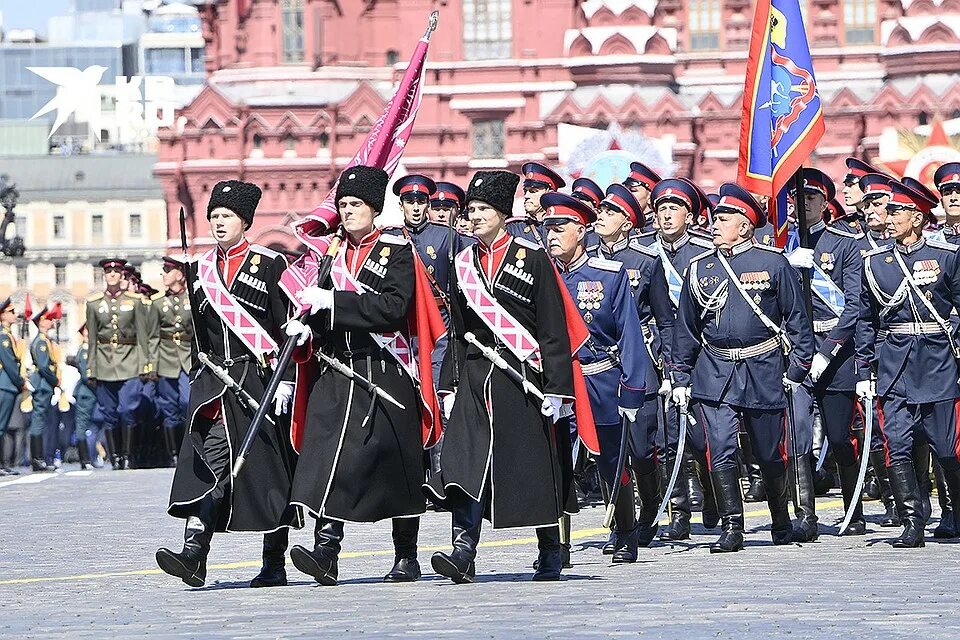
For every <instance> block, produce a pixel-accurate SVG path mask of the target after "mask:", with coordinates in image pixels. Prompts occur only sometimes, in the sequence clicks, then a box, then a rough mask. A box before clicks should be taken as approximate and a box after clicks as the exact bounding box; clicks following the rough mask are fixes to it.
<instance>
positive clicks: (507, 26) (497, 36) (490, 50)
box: [463, 0, 513, 60]
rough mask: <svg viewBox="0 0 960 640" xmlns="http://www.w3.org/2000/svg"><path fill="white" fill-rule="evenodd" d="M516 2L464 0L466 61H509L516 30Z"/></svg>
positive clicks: (464, 51) (509, 0)
mask: <svg viewBox="0 0 960 640" xmlns="http://www.w3.org/2000/svg"><path fill="white" fill-rule="evenodd" d="M511 2H512V0H463V57H464V59H466V60H489V59H494V58H501V59H502V58H509V57H510V54H511V44H512V41H513V40H512V35H513V28H512V25H511V23H510V17H511V15H510V14H511V11H510V5H511Z"/></svg>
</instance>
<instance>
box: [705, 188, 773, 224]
mask: <svg viewBox="0 0 960 640" xmlns="http://www.w3.org/2000/svg"><path fill="white" fill-rule="evenodd" d="M721 213H739V214H740V215H742V216H744V217H746V218H747V220H749V221H750V222H751V223H752V224H753V226H754V228H757V229H759V228H760V227H762V226H763V225H765V224H767V212H766V211H764V209H763V207H761V206H760V203H759V202H757V201H756V200H755V199H754V197H753V196H752V195H750V192H749V191H747V190H746V189H744V188H743V187H741V186H740V185H738V184H736V183H735V182H724V183H723V184H722V185H720V201H719V202H718V203H717V204H716V206H715V207H714V208H713V215H714V216H716V215H719V214H721Z"/></svg>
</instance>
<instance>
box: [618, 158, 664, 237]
mask: <svg viewBox="0 0 960 640" xmlns="http://www.w3.org/2000/svg"><path fill="white" fill-rule="evenodd" d="M658 182H660V175H659V174H658V173H657V172H656V171H654V170H653V169H651V168H650V167H648V166H647V165H645V164H643V163H642V162H631V163H630V174H629V175H628V176H627V177H626V178H624V180H623V186H625V187H626V188H628V189H630V192H631V193H633V196H634V197H635V198H636V199H637V202H639V203H640V208H641V209H642V210H643V217H642V218H641V220H640V223H639V224H638V225H637V231H639V232H643V231H646V230H647V228H648V226H649V225H650V224H651V222H652V218H653V207H652V205H651V203H650V194H651V193H653V188H654V187H655V186H656V185H657V183H658Z"/></svg>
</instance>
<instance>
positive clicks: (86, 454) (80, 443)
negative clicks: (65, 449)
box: [77, 436, 91, 470]
mask: <svg viewBox="0 0 960 640" xmlns="http://www.w3.org/2000/svg"><path fill="white" fill-rule="evenodd" d="M77 455H78V456H80V468H81V469H83V470H86V469H87V468H88V467H90V466H91V465H90V447H88V446H87V439H86V438H85V437H82V436H81V437H80V438H79V439H78V440H77Z"/></svg>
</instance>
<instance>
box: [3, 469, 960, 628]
mask: <svg viewBox="0 0 960 640" xmlns="http://www.w3.org/2000/svg"><path fill="white" fill-rule="evenodd" d="M171 477H172V474H171V472H170V471H169V470H145V471H127V472H114V471H96V472H79V471H72V472H67V473H60V474H57V475H56V476H24V477H21V478H20V479H17V480H14V481H10V480H4V481H3V482H2V483H0V513H2V514H3V515H2V519H3V520H2V522H3V526H2V527H0V544H2V546H0V549H2V552H0V569H2V571H0V602H2V603H3V605H2V608H0V638H28V637H43V638H48V639H49V638H71V639H75V638H98V639H103V638H109V639H111V640H115V639H119V638H142V637H144V636H150V637H171V638H175V637H181V638H288V637H314V638H320V637H333V636H340V637H360V636H364V637H425V638H447V637H459V638H471V639H472V638H490V637H508V638H526V637H532V638H538V637H559V638H581V637H591V638H594V637H637V636H639V637H663V638H681V637H682V638H704V637H711V638H747V637H756V638H842V637H849V636H850V635H851V634H855V635H856V637H857V638H858V639H859V638H933V637H943V638H948V637H949V638H956V637H958V634H960V590H958V587H957V583H958V580H957V578H958V576H960V553H958V552H960V547H958V546H957V543H956V542H945V543H944V542H935V541H934V540H933V538H932V537H931V536H929V535H928V537H927V546H926V548H925V549H919V550H906V551H898V550H894V549H891V548H890V547H889V545H887V544H886V542H885V541H886V540H887V539H889V538H890V537H891V534H892V532H893V530H889V529H880V528H879V527H878V526H877V525H876V524H875V521H876V515H877V514H878V512H879V509H880V507H879V504H878V503H868V505H867V512H868V519H870V520H874V523H873V524H872V525H868V533H867V535H866V536H865V537H860V538H837V537H835V536H834V535H831V534H832V533H835V532H836V526H835V525H836V523H837V522H838V521H839V520H840V518H841V516H842V513H841V506H840V501H839V496H837V495H833V494H832V495H831V496H830V497H827V498H822V499H821V500H820V502H819V510H820V515H821V519H822V523H823V526H822V527H821V529H822V533H823V535H822V537H821V538H820V541H819V542H816V543H813V544H805V545H802V546H800V545H793V546H790V547H785V548H784V547H780V548H776V549H775V548H774V547H773V546H772V545H771V543H770V538H769V532H768V524H769V523H768V516H767V513H766V510H765V505H756V504H754V505H748V516H747V526H748V529H750V533H749V534H748V536H747V548H746V549H745V550H744V551H743V552H741V553H737V554H730V555H723V556H717V555H713V556H712V555H710V554H709V553H708V551H707V548H706V547H707V545H708V544H709V543H710V542H711V541H712V540H713V539H714V538H715V534H708V533H704V531H703V529H702V528H701V527H700V526H699V525H696V526H695V532H694V533H695V535H694V536H693V539H692V540H691V541H690V542H689V544H678V545H674V546H666V545H657V546H655V547H654V548H651V549H646V550H641V560H640V562H638V563H637V564H635V565H617V566H613V565H610V563H609V558H608V557H605V556H602V555H601V554H600V551H599V548H598V547H599V545H600V544H601V542H602V540H603V539H604V537H605V536H604V534H603V531H601V530H600V529H599V528H598V527H599V523H600V521H601V520H602V517H603V515H602V511H601V510H600V509H588V510H586V511H584V512H583V513H581V514H580V515H578V516H576V517H575V519H574V535H573V542H574V547H573V549H574V552H573V562H574V565H575V566H574V567H573V568H572V569H568V570H566V572H565V573H564V576H565V578H564V581H563V582H561V583H532V582H530V581H529V579H530V576H531V573H532V570H531V569H530V563H531V561H532V560H533V559H534V557H535V554H536V540H535V538H534V537H533V532H532V531H525V530H521V531H501V532H491V531H489V530H485V531H484V536H483V544H482V547H481V549H480V554H479V557H478V562H477V569H478V572H479V575H478V578H477V584H474V585H459V586H458V585H453V584H452V583H450V582H448V581H447V580H445V579H441V578H439V577H438V576H436V575H433V574H432V573H430V572H429V554H430V553H432V552H433V551H434V550H436V549H443V548H446V544H447V543H448V541H449V529H448V527H449V523H450V520H449V516H448V515H447V514H438V513H429V514H427V516H426V517H425V518H424V521H423V525H422V528H421V554H420V559H421V563H422V565H423V566H424V567H425V569H426V570H427V571H428V573H427V574H426V575H425V576H424V579H423V580H422V581H421V582H419V583H416V584H406V585H387V584H383V583H382V582H380V577H381V576H382V575H383V574H384V573H386V571H387V570H388V569H389V568H390V564H391V561H392V551H391V549H390V542H389V540H390V532H389V523H382V524H378V525H368V526H360V525H356V526H348V528H347V539H346V541H345V544H344V553H343V555H342V557H341V564H340V577H341V584H340V586H338V587H333V588H330V587H321V586H318V585H316V584H315V583H313V582H312V581H311V580H310V579H309V578H308V577H307V576H303V575H301V574H299V573H298V572H297V571H296V570H295V569H294V568H293V567H292V566H290V565H289V563H288V576H289V578H290V580H291V584H290V586H288V587H285V588H274V589H248V588H245V586H246V581H248V580H249V579H250V578H251V577H252V576H253V575H255V574H256V572H257V569H258V567H259V550H260V540H259V538H258V537H257V536H254V535H240V534H234V535H218V536H215V537H214V544H213V550H212V552H211V556H210V567H209V570H208V576H207V585H206V586H205V587H203V588H201V589H190V588H188V587H187V586H186V585H184V584H182V583H181V582H180V581H178V580H176V579H174V578H171V577H169V576H166V575H165V574H162V573H161V572H160V571H159V570H158V569H157V568H156V565H155V564H154V560H153V556H154V552H155V550H156V549H157V547H159V546H170V547H173V548H177V549H178V548H179V542H180V536H181V533H182V525H181V522H180V521H178V520H175V519H173V518H170V517H168V516H167V515H166V514H165V512H164V509H165V506H166V496H167V491H168V489H169V485H170V479H171ZM38 480H39V481H38ZM934 502H936V500H934ZM935 512H936V507H935ZM935 523H936V519H935V518H934V520H933V521H932V523H931V526H930V527H929V528H928V531H930V530H932V527H933V526H935ZM310 540H311V533H310V532H308V531H299V532H295V533H294V534H293V535H292V543H300V544H309V541H310ZM348 634H349V635H348Z"/></svg>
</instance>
